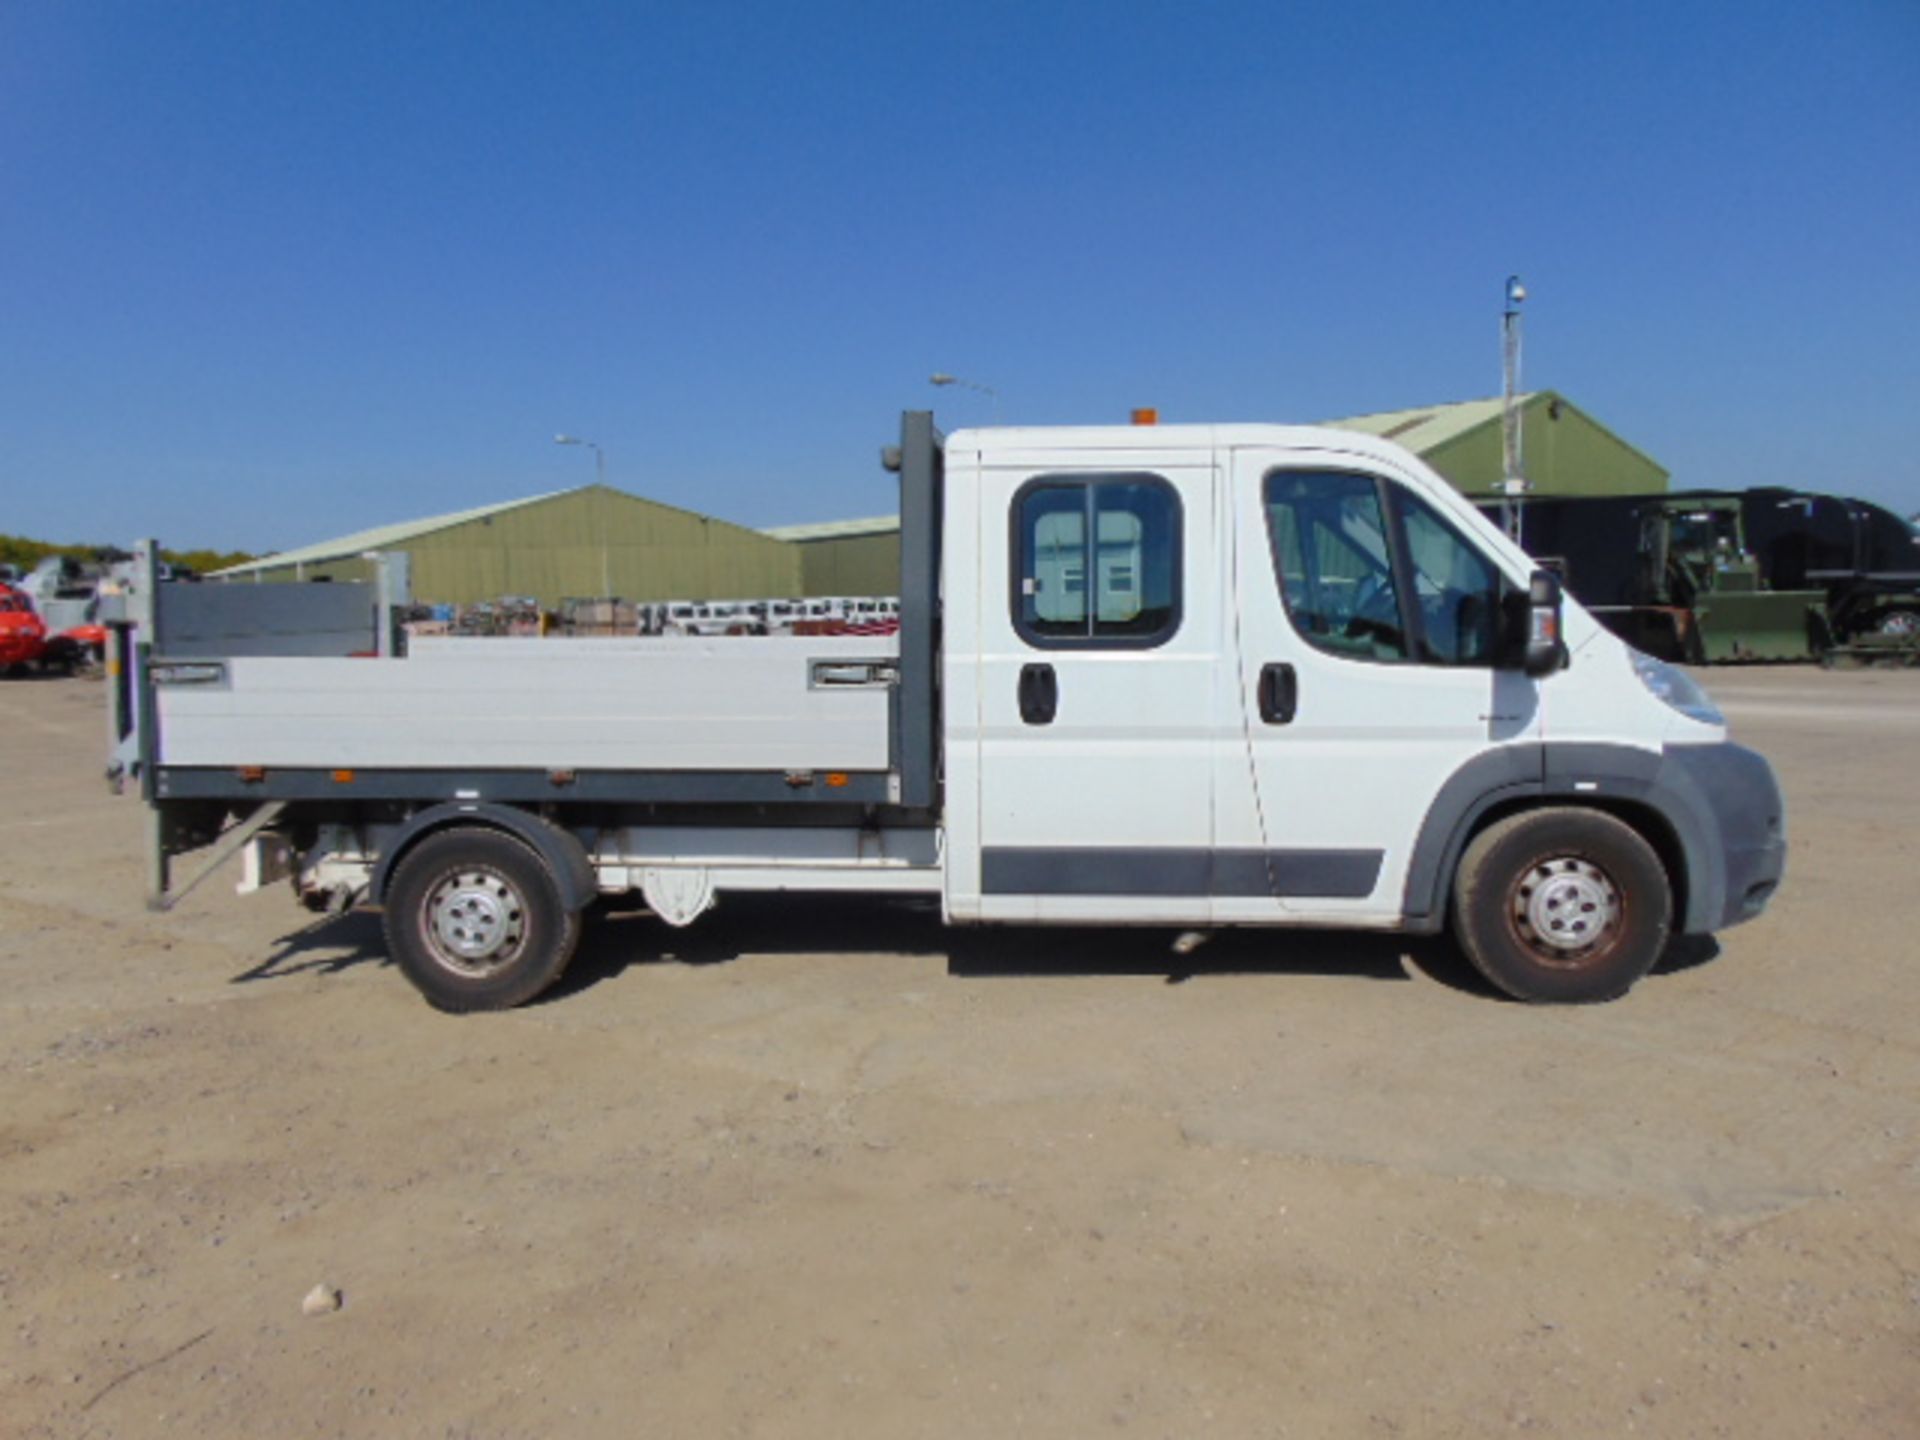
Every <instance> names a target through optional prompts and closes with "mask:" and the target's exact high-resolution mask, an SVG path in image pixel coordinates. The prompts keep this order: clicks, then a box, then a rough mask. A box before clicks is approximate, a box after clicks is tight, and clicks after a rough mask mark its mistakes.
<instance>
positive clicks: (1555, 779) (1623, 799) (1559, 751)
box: [1401, 741, 1784, 935]
mask: <svg viewBox="0 0 1920 1440" xmlns="http://www.w3.org/2000/svg"><path fill="white" fill-rule="evenodd" d="M1513 800H1537V801H1556V802H1557V801H1566V802H1570V803H1573V804H1576V805H1586V806H1589V807H1591V808H1594V809H1598V810H1609V809H1615V808H1626V809H1627V810H1628V811H1629V812H1632V811H1636V810H1637V811H1641V812H1645V813H1651V814H1652V815H1654V816H1656V817H1658V818H1659V820H1660V821H1661V822H1662V823H1663V824H1664V825H1665V826H1666V828H1667V830H1668V831H1669V832H1670V833H1671V835H1672V837H1673V841H1674V843H1675V845H1676V846H1677V847H1678V850H1679V859H1680V862H1681V866H1682V869H1683V872H1684V873H1682V874H1681V875H1678V876H1676V877H1675V880H1676V883H1677V888H1678V889H1679V890H1680V892H1681V893H1682V894H1683V895H1684V896H1685V912H1684V913H1683V914H1677V915H1676V916H1675V920H1676V922H1677V923H1676V925H1675V928H1676V929H1677V930H1679V931H1680V932H1682V933H1684V934H1689V935H1700V934H1707V933H1710V932H1711V931H1714V930H1718V929H1722V928H1724V927H1725V926H1727V925H1730V924H1733V923H1735V922H1736V921H1737V920H1740V919H1745V918H1747V917H1748V915H1749V914H1751V913H1753V911H1752V910H1751V909H1749V908H1746V907H1745V905H1744V901H1745V898H1746V896H1745V886H1744V885H1741V886H1738V887H1733V886H1730V884H1729V879H1730V874H1731V872H1732V871H1734V870H1735V869H1739V870H1740V871H1741V872H1742V876H1743V877H1744V876H1745V875H1746V873H1747V872H1748V871H1753V873H1755V874H1759V873H1760V872H1761V871H1764V870H1766V869H1767V868H1768V865H1767V862H1766V861H1762V862H1760V865H1759V868H1758V869H1757V870H1756V869H1755V868H1754V865H1753V864H1752V863H1751V861H1750V860H1749V858H1748V857H1751V856H1753V855H1755V854H1758V853H1759V852H1761V851H1766V852H1767V853H1768V854H1769V855H1770V856H1777V857H1778V860H1779V862H1781V863H1783V860H1784V841H1782V840H1780V839H1779V838H1778V837H1779V831H1780V829H1781V802H1780V792H1779V788H1778V786H1777V784H1776V783H1775V782H1774V780H1773V776H1772V772H1771V771H1770V770H1768V768H1767V765H1766V762H1765V761H1764V760H1762V759H1761V758H1760V757H1759V756H1758V755H1755V754H1754V753H1753V752H1752V751H1750V750H1746V749H1743V748H1742V747H1740V746H1738V745H1733V744H1729V743H1720V744H1709V745H1674V746H1668V747H1667V748H1666V749H1665V750H1662V751H1652V750H1641V749H1637V748H1635V747H1633V746H1630V745H1605V744H1581V743H1578V742H1567V743H1555V742H1551V741H1549V742H1547V743H1544V744H1539V745H1517V746H1508V747H1505V748H1503V749H1500V750H1492V751H1488V752H1486V753H1484V754H1481V755H1476V756H1475V757H1474V758H1473V759H1471V760H1469V761H1468V762H1467V763H1466V764H1464V765H1462V766H1461V767H1460V768H1459V769H1458V770H1456V771H1455V772H1454V773H1453V774H1452V775H1451V776H1450V777H1448V780H1447V782H1446V784H1444V785H1442V786H1441V787H1440V792H1439V794H1437V795H1436V796H1435V797H1434V800H1433V804H1432V805H1431V807H1429V809H1428V811H1427V818H1426V820H1425V821H1424V822H1423V823H1422V825H1421V827H1420V834H1419V836H1418V838H1417V839H1416V840H1415V842H1414V848H1413V854H1412V856H1411V858H1410V860H1409V862H1408V865H1407V884H1406V891H1405V895H1404V897H1403V899H1402V904H1401V909H1402V913H1403V915H1404V917H1405V922H1406V928H1408V929H1409V930H1414V931H1423V932H1428V933H1431V932H1433V931H1437V930H1439V929H1440V928H1441V926H1442V924H1443V923H1444V922H1445V919H1446V914H1447V901H1448V896H1449V894H1450V891H1451V888H1452V879H1453V873H1454V870H1455V869H1456V868H1457V867H1458V865H1459V863H1460V855H1461V853H1462V851H1464V850H1465V848H1466V844H1467V840H1468V837H1469V836H1470V835H1472V834H1473V832H1474V830H1475V829H1476V828H1477V827H1478V825H1479V822H1480V821H1481V819H1482V818H1484V817H1485V816H1486V814H1487V813H1488V812H1489V811H1490V810H1492V809H1494V808H1495V807H1496V806H1499V805H1503V804H1506V803H1508V802H1510V801H1513ZM1772 868H1773V869H1774V870H1775V872H1776V874H1775V878H1777V870H1778V863H1775V864H1774V865H1773V867H1772ZM1732 888H1738V889H1740V891H1741V893H1740V894H1730V893H1729V891H1730V889H1732Z"/></svg>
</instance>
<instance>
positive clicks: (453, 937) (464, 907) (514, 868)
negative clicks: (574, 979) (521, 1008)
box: [384, 827, 580, 1013]
mask: <svg viewBox="0 0 1920 1440" xmlns="http://www.w3.org/2000/svg"><path fill="white" fill-rule="evenodd" d="M384 923H385V930H386V937H387V953H388V954H389V955H391V956H392V957H393V958H394V960H395V961H396V962H398V964H399V966H400V968H401V969H402V970H403V971H405V972H406V976H407V978H408V979H409V980H411V981H412V982H413V983H414V986H415V987H416V988H417V989H418V990H419V991H420V993H421V994H422V995H424V996H426V997H427V1001H428V1003H429V1004H431V1005H433V1006H435V1007H436V1008H438V1009H441V1010H449V1011H454V1012H456V1013H459V1012H465V1011H471V1010H507V1009H511V1008H512V1007H513V1006H515V1005H520V1004H523V1003H525V1002H526V1001H528V1000H531V999H532V998H533V997H534V996H536V995H538V994H539V993H540V992H541V991H542V990H545V989H546V988H547V987H548V986H549V985H551V984H553V982H554V981H556V980H558V979H559V978H560V975H561V972H562V971H564V970H565V969H566V968H567V961H569V960H570V959H572V958H573V950H574V946H575V945H576V944H578V943H579V940H580V914H579V912H578V911H577V910H570V909H568V908H567V905H566V903H565V902H564V901H563V900H562V899H561V897H560V887H559V885H558V884H557V883H555V881H554V878H553V874H552V872H551V871H549V870H548V869H547V867H546V864H545V863H544V862H543V861H542V860H541V859H540V857H539V856H538V855H536V854H535V853H534V852H533V851H532V850H531V849H530V848H528V847H527V846H526V845H523V844H521V843H520V841H518V840H516V839H514V838H513V837H512V836H509V835H503V834H501V833H500V832H499V831H496V830H483V829H479V828H474V827H464V828H461V829H456V830H443V831H441V832H439V833H438V834H434V835H429V836H428V837H427V838H426V839H424V840H422V841H421V842H420V843H419V844H418V845H416V846H415V847H414V848H413V849H412V850H410V851H408V852H407V854H406V856H405V857H404V858H403V859H402V860H401V861H400V865H399V868H398V870H397V871H396V872H395V874H394V877H393V883H392V884H391V885H390V886H389V887H388V890H387V903H386V917H385V922H384Z"/></svg>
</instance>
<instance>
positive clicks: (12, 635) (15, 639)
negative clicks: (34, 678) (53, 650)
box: [0, 584, 47, 671]
mask: <svg viewBox="0 0 1920 1440" xmlns="http://www.w3.org/2000/svg"><path fill="white" fill-rule="evenodd" d="M46 653H47V627H46V626H45V625H43V624H42V623H41V622H40V617H39V616H38V615H36V614H35V613H34V610H33V602H32V601H31V600H29V599H27V597H26V596H25V595H24V594H23V593H22V592H20V591H18V590H16V589H14V588H13V586H11V585H6V584H0V671H8V670H12V669H13V668H14V667H16V666H19V665H30V664H32V663H33V662H34V661H36V660H38V659H40V658H41V657H42V656H44V655H45V654H46Z"/></svg>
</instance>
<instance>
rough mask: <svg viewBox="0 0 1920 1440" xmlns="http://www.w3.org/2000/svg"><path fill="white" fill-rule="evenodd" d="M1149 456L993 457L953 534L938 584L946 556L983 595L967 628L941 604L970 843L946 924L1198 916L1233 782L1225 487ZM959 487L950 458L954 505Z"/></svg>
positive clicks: (1205, 910)
mask: <svg viewBox="0 0 1920 1440" xmlns="http://www.w3.org/2000/svg"><path fill="white" fill-rule="evenodd" d="M1148 453H1149V454H1152V455H1154V457H1155V458H1154V459H1153V460H1152V462H1151V463H1145V464H1142V463H1136V462H1137V461H1139V459H1140V458H1141V457H1139V456H1134V455H1129V456H1128V457H1127V460H1126V462H1125V463H1123V464H1120V465H1116V466H1112V467H1110V468H1103V467H1096V466H1093V465H1090V464H1089V463H1088V460H1087V458H1086V456H1085V454H1084V452H1074V451H1063V452H1061V453H1060V454H1059V455H1058V456H1056V457H1049V456H1047V455H1045V454H1033V455H1028V456H1025V457H1023V459H1022V461H1021V463H996V462H995V460H994V458H993V457H991V456H990V457H988V459H987V463H985V464H984V465H983V466H982V467H981V468H980V469H979V471H978V472H977V475H976V484H977V510H976V516H977V522H978V523H977V528H976V529H975V530H974V532H973V533H972V534H971V535H962V536H958V537H956V536H955V534H954V531H953V527H952V525H951V522H950V524H949V532H948V533H949V549H948V556H949V561H948V564H949V568H948V575H949V584H950V585H951V583H952V582H951V577H952V576H953V575H954V574H955V573H964V572H957V571H956V570H955V569H954V568H953V566H954V564H955V560H956V557H962V556H964V557H965V558H964V559H961V560H960V563H962V564H965V563H967V562H968V561H971V571H970V573H974V574H977V575H978V576H979V583H978V587H977V591H976V594H975V595H974V596H973V597H970V599H969V600H968V601H967V602H965V603H966V604H967V605H969V606H970V607H972V613H971V614H969V615H967V616H966V617H965V618H964V620H963V619H962V618H961V617H959V616H956V615H955V614H954V611H955V608H956V605H955V597H954V596H953V595H952V594H951V593H950V595H949V599H948V614H949V632H948V644H949V646H950V647H954V642H955V641H956V640H958V641H959V642H960V644H961V645H964V646H967V647H968V648H970V649H971V650H972V652H973V653H972V654H971V656H969V657H968V658H967V659H966V660H965V661H964V662H960V661H958V660H956V659H954V658H952V655H953V651H952V649H950V660H949V664H950V665H954V664H959V663H964V664H965V665H966V667H967V669H968V670H970V672H971V673H970V674H967V675H964V676H961V675H952V676H951V678H950V681H949V684H948V687H947V698H948V706H949V714H948V716H947V724H948V727H949V728H948V745H947V756H948V766H949V776H948V787H949V794H950V798H952V799H958V796H956V795H955V794H954V792H955V791H956V790H959V791H962V792H964V791H965V790H966V789H967V788H969V787H971V790H972V796H971V798H972V799H973V800H974V804H975V816H974V819H975V826H976V827H977V828H975V832H974V833H973V834H971V835H969V834H967V833H965V832H966V830H967V828H968V827H967V826H966V824H965V820H964V818H962V819H960V820H959V821H957V822H956V833H955V834H953V835H951V836H950V842H957V843H951V848H950V856H949V865H950V870H949V893H948V906H949V912H950V913H951V914H953V915H955V916H956V917H959V918H974V919H985V920H1073V919H1087V920H1136V921H1166V922H1186V921H1193V920H1204V919H1206V918H1208V916H1209V914H1210V909H1209V905H1210V900H1209V896H1210V891H1211V867H1212V847H1213V842H1214V825H1213V777H1214V769H1215V766H1216V764H1217V763H1219V762H1220V760H1221V757H1222V756H1223V755H1228V754H1234V755H1236V757H1237V758H1240V759H1241V763H1244V760H1243V756H1239V755H1238V752H1240V751H1241V747H1242V745H1243V742H1242V740H1241V738H1240V731H1239V724H1238V720H1237V716H1236V713H1235V710H1234V708H1233V706H1232V703H1231V690H1230V685H1228V684H1226V683H1223V681H1230V680H1231V678H1232V676H1231V666H1230V664H1227V663H1224V661H1223V650H1222V646H1221V643H1220V631H1221V626H1220V614H1221V600H1222V597H1223V581H1222V577H1223V575H1224V574H1225V565H1224V558H1223V544H1222V539H1221V536H1220V533H1219V530H1218V527H1217V526H1216V524H1215V514H1216V504H1215V491H1216V487H1217V485H1218V483H1219V480H1218V475H1217V471H1216V468H1215V466H1214V464H1213V456H1212V451H1211V449H1195V450H1192V451H1179V452H1167V453H1164V454H1162V453H1160V452H1148ZM954 479H955V472H954V468H953V461H952V458H951V457H950V458H949V471H948V483H949V494H950V496H951V495H952V494H953V493H954ZM956 682H958V683H956ZM968 707H970V708H971V713H970V714H969V713H967V709H968ZM969 725H970V726H971V733H970V734H969V733H966V731H967V728H968V726H969ZM976 859H977V865H976V864H975V863H974V862H975V860H976Z"/></svg>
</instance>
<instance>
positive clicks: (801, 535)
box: [760, 515, 900, 540]
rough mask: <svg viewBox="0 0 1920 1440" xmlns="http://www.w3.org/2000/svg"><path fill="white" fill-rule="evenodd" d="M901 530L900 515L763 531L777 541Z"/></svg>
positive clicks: (844, 538)
mask: <svg viewBox="0 0 1920 1440" xmlns="http://www.w3.org/2000/svg"><path fill="white" fill-rule="evenodd" d="M899 528H900V517H899V516H898V515H875V516H873V517H872V518H870V519H867V520H827V521H823V522H822V523H821V524H818V525H780V526H776V527H774V528H772V529H770V530H762V531H761V532H760V533H761V534H762V535H767V536H770V537H772V538H773V539H775V540H849V539H852V538H853V537H854V536H856V535H891V534H893V533H894V532H895V531H897V530H898V529H899Z"/></svg>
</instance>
